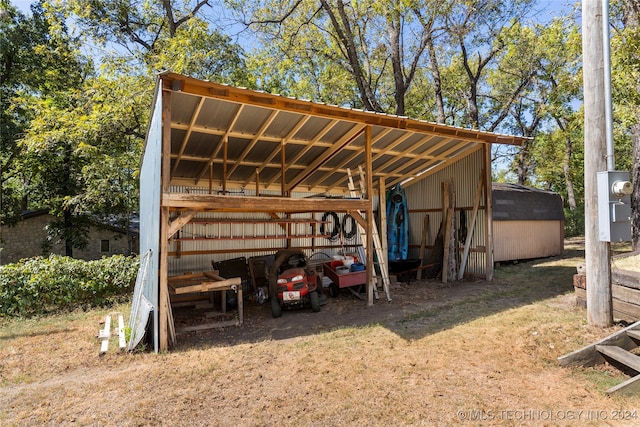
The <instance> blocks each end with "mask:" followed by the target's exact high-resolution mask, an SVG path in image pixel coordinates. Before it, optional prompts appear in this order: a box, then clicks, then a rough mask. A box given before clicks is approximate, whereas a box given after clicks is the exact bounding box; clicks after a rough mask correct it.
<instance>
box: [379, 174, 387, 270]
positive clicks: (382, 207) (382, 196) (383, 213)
mask: <svg viewBox="0 0 640 427" xmlns="http://www.w3.org/2000/svg"><path fill="white" fill-rule="evenodd" d="M378 187H379V188H378V201H379V204H378V216H379V222H378V224H380V227H378V234H379V235H380V244H381V245H382V256H384V261H385V262H386V263H387V265H388V263H389V249H388V247H387V245H388V242H387V189H386V188H385V179H384V176H381V177H380V179H379V180H378Z"/></svg>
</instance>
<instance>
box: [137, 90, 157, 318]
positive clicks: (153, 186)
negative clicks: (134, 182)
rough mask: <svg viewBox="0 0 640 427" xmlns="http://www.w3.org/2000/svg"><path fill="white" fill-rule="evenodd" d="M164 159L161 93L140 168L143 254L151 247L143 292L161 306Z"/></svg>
mask: <svg viewBox="0 0 640 427" xmlns="http://www.w3.org/2000/svg"><path fill="white" fill-rule="evenodd" d="M161 161H162V97H161V96H157V97H156V105H155V106H154V109H153V116H152V117H151V123H150V125H149V133H148V135H147V142H146V147H145V151H144V157H143V159H142V166H141V168H140V176H141V179H140V255H141V256H142V255H143V254H145V253H147V252H148V251H149V250H151V258H150V261H149V267H148V271H149V272H151V273H149V274H147V275H146V281H147V283H146V286H145V288H144V289H143V294H144V296H145V298H147V300H148V301H149V302H150V303H151V304H153V305H154V306H155V307H158V275H157V274H155V273H153V272H157V271H158V269H159V266H160V263H159V256H158V255H159V245H160V188H161V186H160V165H161Z"/></svg>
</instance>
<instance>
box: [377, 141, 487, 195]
mask: <svg viewBox="0 0 640 427" xmlns="http://www.w3.org/2000/svg"><path fill="white" fill-rule="evenodd" d="M457 148H458V149H459V148H460V147H457ZM480 148H482V145H480V144H475V145H471V146H467V147H463V148H462V150H461V151H459V152H458V153H456V154H455V155H454V156H452V157H440V156H438V157H434V158H433V159H432V160H431V161H430V162H429V163H428V164H427V165H426V166H425V165H420V166H417V167H415V168H413V169H412V170H410V171H408V172H406V173H404V174H402V175H403V176H404V178H396V179H395V180H393V181H391V182H390V183H389V186H390V187H393V186H394V185H396V184H398V183H401V182H411V184H415V183H416V182H418V181H419V180H420V179H422V178H426V177H428V176H429V175H432V174H434V173H436V172H437V171H439V170H440V169H442V168H444V167H446V166H448V165H449V162H455V161H457V160H460V159H462V158H464V157H466V156H468V155H469V154H471V153H473V152H475V151H477V150H479V149H480ZM447 151H448V152H455V151H456V150H455V149H453V148H451V149H449V150H447ZM403 185H405V187H408V186H409V185H407V184H403Z"/></svg>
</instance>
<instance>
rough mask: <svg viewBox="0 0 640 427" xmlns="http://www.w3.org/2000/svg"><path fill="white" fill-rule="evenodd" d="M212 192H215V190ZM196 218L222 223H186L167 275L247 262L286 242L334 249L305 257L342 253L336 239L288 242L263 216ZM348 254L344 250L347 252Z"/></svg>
mask: <svg viewBox="0 0 640 427" xmlns="http://www.w3.org/2000/svg"><path fill="white" fill-rule="evenodd" d="M213 191H218V189H214V190H213ZM234 191H236V192H238V193H237V194H238V195H245V196H253V195H255V191H253V190H246V189H245V190H232V191H230V192H228V194H230V195H233V194H234ZM171 192H174V193H190V194H207V193H208V189H207V188H198V187H178V186H173V187H171ZM260 194H261V195H274V196H279V193H275V192H273V193H271V194H270V193H268V192H266V191H261V192H260ZM309 196H314V194H312V193H302V192H300V193H293V194H292V197H294V198H304V197H309ZM327 211H331V199H327ZM337 214H338V217H339V219H340V220H342V218H343V216H344V215H345V214H344V213H343V212H338V213H337ZM278 215H279V216H280V217H284V215H283V214H282V213H278ZM322 216H323V212H316V213H304V214H294V215H292V216H291V218H292V219H309V220H311V219H314V220H317V221H320V220H321V219H322ZM196 219H197V221H202V220H205V221H206V220H207V219H212V220H218V221H219V220H221V219H223V220H224V222H223V223H220V222H217V221H216V222H215V223H210V224H203V223H200V222H195V221H194V222H191V223H189V224H186V225H185V226H184V227H183V228H182V229H181V230H180V232H179V233H178V234H176V235H175V236H174V239H172V240H171V241H170V243H169V254H170V256H169V275H175V274H182V273H186V272H195V271H203V270H208V269H211V263H212V261H216V262H219V261H225V260H229V259H234V258H239V257H245V258H247V259H248V258H250V257H253V256H261V255H268V254H273V253H274V252H275V251H276V250H278V249H280V248H286V247H287V242H288V241H289V242H290V243H289V246H290V247H294V248H311V247H321V246H333V247H332V248H318V249H317V250H315V251H312V250H311V249H306V250H305V253H306V254H307V256H312V255H313V254H314V253H317V252H322V254H321V255H318V259H324V258H326V257H331V256H333V255H334V254H335V253H337V252H338V251H339V250H341V247H340V241H339V240H333V241H330V240H328V239H326V238H323V237H316V238H315V239H312V238H311V237H304V238H292V239H287V238H286V236H287V233H288V232H287V231H286V230H285V229H284V228H283V227H282V226H280V225H279V224H278V223H274V222H273V220H272V219H271V217H270V216H269V215H268V214H265V213H252V212H246V213H229V212H224V213H213V212H206V213H200V214H198V215H197V216H196ZM261 220H264V222H261ZM212 222H213V221H212ZM290 227H291V231H290V234H289V235H312V234H313V229H312V227H311V225H310V222H300V223H292V224H290ZM316 233H319V230H316ZM264 236H269V237H270V238H264ZM276 236H280V238H275V237H276ZM207 237H208V238H211V237H214V239H205V238H207ZM231 237H233V238H231ZM254 237H255V238H254ZM176 238H179V239H180V240H177V239H176ZM312 240H313V241H312ZM359 243H360V237H359V235H358V233H356V235H355V236H354V237H353V238H352V239H350V240H347V241H345V242H344V244H346V245H357V244H359ZM349 251H350V250H349V249H347V252H349ZM325 255H326V256H325ZM314 259H315V256H314Z"/></svg>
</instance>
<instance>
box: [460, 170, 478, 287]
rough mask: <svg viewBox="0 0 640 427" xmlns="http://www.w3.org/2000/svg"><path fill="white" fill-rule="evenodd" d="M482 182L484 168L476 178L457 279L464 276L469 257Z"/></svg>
mask: <svg viewBox="0 0 640 427" xmlns="http://www.w3.org/2000/svg"><path fill="white" fill-rule="evenodd" d="M483 182H484V169H483V170H482V171H481V172H480V179H478V185H477V187H476V198H475V200H474V201H473V213H472V214H471V223H470V225H469V232H468V233H467V239H466V240H465V242H464V252H463V253H462V261H461V262H460V269H459V270H458V280H460V279H462V277H463V276H464V270H465V269H466V268H467V259H468V258H469V249H470V248H471V239H472V238H473V230H474V228H475V225H476V217H477V216H478V207H479V206H480V197H482V183H483Z"/></svg>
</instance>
